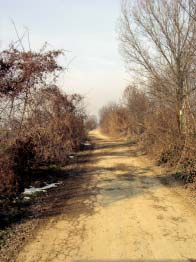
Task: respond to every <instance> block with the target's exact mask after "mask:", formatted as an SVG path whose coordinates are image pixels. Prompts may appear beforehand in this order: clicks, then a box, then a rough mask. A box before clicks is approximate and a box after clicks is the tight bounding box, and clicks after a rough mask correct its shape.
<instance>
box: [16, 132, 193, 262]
mask: <svg viewBox="0 0 196 262" xmlns="http://www.w3.org/2000/svg"><path fill="white" fill-rule="evenodd" d="M92 137H93V139H94V141H95V143H96V149H95V150H94V152H93V155H92V157H91V161H89V162H87V163H84V164H83V165H85V169H84V170H83V175H84V172H85V170H87V171H86V176H87V177H88V176H90V177H91V179H90V183H89V184H88V186H86V185H85V187H83V185H81V192H79V193H78V196H77V195H76V196H74V197H72V198H71V199H70V200H69V201H68V204H69V206H70V212H68V214H64V215H61V216H58V217H53V218H50V219H49V220H48V223H47V225H46V226H44V227H43V228H42V229H40V230H39V231H38V232H37V235H36V238H35V239H34V240H33V241H31V242H29V243H28V244H27V245H26V246H25V247H24V248H23V250H22V251H21V253H20V254H19V255H18V258H17V262H46V261H47V262H60V261H62V262H69V261H84V262H85V261H97V262H98V261H100V262H103V261H105V262H106V261H107V262H114V261H116V262H120V261H127V262H128V261H135V262H136V261H138V262H139V261H140V262H141V261H146V262H147V261H151V262H155V261H157V262H158V261H162V262H163V261H165V262H166V261H167V262H170V261H176V262H177V261H178V262H180V261H189V262H191V261H196V212H195V210H194V209H193V207H191V205H190V203H189V202H188V200H185V199H184V198H183V197H182V196H181V195H180V194H178V193H176V189H175V185H171V186H167V185H164V183H161V177H162V175H161V173H160V171H159V169H158V168H156V167H153V166H152V165H151V164H150V162H149V161H148V160H146V159H145V158H144V157H142V156H139V154H138V153H137V151H136V149H135V148H134V146H133V145H126V144H123V143H122V142H120V141H112V140H110V139H109V138H107V137H104V136H103V135H101V134H100V133H99V131H94V132H93V133H92ZM79 201H80V205H78V208H75V209H74V210H73V208H72V207H73V206H75V207H77V202H79ZM76 209H77V210H76Z"/></svg>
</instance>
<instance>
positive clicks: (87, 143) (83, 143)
mask: <svg viewBox="0 0 196 262" xmlns="http://www.w3.org/2000/svg"><path fill="white" fill-rule="evenodd" d="M81 144H82V145H84V146H91V143H90V142H89V141H85V142H81Z"/></svg>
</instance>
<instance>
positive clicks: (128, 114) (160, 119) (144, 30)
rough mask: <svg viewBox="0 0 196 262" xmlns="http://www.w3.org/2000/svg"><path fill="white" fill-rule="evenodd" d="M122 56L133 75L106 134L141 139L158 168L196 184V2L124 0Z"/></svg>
mask: <svg viewBox="0 0 196 262" xmlns="http://www.w3.org/2000/svg"><path fill="white" fill-rule="evenodd" d="M119 41H120V53H121V54H122V57H123V59H124V61H125V64H126V67H127V69H128V71H129V72H130V74H131V78H132V82H131V83H130V84H129V85H128V86H127V87H126V88H125V90H124V93H123V94H122V98H121V102H120V103H110V104H108V105H106V106H104V107H103V108H102V109H101V111H100V126H101V129H102V130H103V132H105V133H107V134H112V135H126V136H129V137H131V138H133V137H134V138H135V139H136V140H137V141H138V143H139V144H140V146H141V147H142V148H143V150H144V151H145V152H147V153H149V154H151V155H153V156H154V157H155V158H156V159H157V162H158V164H167V165H168V166H170V167H172V168H173V170H175V172H179V173H180V175H181V177H182V178H183V179H184V180H185V181H186V182H196V105H195V98H196V71H195V68H196V2H195V0H177V1H174V0H168V1H163V0H156V1H155V0H152V1H148V0H144V1H139V0H138V1H130V0H124V1H122V14H121V20H120V24H119Z"/></svg>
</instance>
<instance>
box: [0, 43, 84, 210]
mask: <svg viewBox="0 0 196 262" xmlns="http://www.w3.org/2000/svg"><path fill="white" fill-rule="evenodd" d="M60 55H62V52H61V51H59V50H54V51H44V50H42V51H40V52H33V51H24V50H19V49H15V48H14V47H11V48H10V49H9V50H4V51H2V52H0V208H1V207H2V205H3V204H5V203H6V202H5V200H8V199H12V198H13V197H16V196H18V195H19V194H20V193H21V192H23V190H24V188H25V186H27V185H28V184H29V183H30V180H31V170H32V169H33V168H35V167H37V166H40V165H49V164H51V163H52V164H59V163H60V164H62V165H64V164H66V163H67V160H68V155H69V154H70V153H71V152H73V151H75V150H78V149H79V148H80V143H81V141H83V140H84V139H85V136H86V131H85V119H86V114H85V110H84V107H83V103H82V97H81V96H80V95H78V94H72V95H67V94H66V93H63V92H62V91H61V90H60V89H59V87H58V86H57V85H56V84H55V82H56V78H57V74H58V72H60V71H62V70H63V68H62V67H61V66H59V65H58V62H57V59H58V57H59V56H60Z"/></svg>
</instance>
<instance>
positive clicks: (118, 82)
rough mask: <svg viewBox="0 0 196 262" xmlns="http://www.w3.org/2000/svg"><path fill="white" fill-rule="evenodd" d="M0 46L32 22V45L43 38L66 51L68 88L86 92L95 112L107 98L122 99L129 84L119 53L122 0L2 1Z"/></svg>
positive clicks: (36, 45)
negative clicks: (69, 62) (14, 25)
mask: <svg viewBox="0 0 196 262" xmlns="http://www.w3.org/2000/svg"><path fill="white" fill-rule="evenodd" d="M0 6H1V15H0V41H1V44H0V48H1V50H2V49H3V48H6V46H7V45H8V43H9V42H11V40H13V39H16V35H15V32H14V28H13V25H12V23H11V19H13V20H14V22H15V24H16V25H17V28H18V31H19V32H21V33H22V32H24V28H25V27H28V29H29V32H30V42H31V47H32V48H40V47H41V46H42V45H43V43H44V42H45V41H47V42H48V43H49V44H50V47H51V48H55V49H65V50H68V52H67V53H66V54H67V58H63V59H62V62H63V63H64V65H66V64H67V62H68V61H69V60H71V59H72V58H74V59H73V61H72V62H71V64H70V66H69V70H68V72H66V74H65V75H64V76H63V78H62V79H61V86H62V87H63V89H64V90H65V91H67V92H78V93H80V94H83V95H85V97H86V103H87V105H88V110H89V111H90V112H91V113H93V114H94V113H97V112H98V111H99V109H100V107H101V106H102V105H104V104H105V103H107V102H109V101H112V100H116V101H117V100H118V99H119V97H120V95H121V93H122V91H123V89H124V87H125V86H126V85H127V84H128V82H127V79H128V76H127V75H126V73H125V69H124V64H123V62H122V59H121V57H120V55H119V53H118V40H117V38H118V35H117V32H116V31H117V30H116V28H117V22H118V18H119V15H120V0H55V1H54V0H53V1H52V0H7V1H2V0H0Z"/></svg>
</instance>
